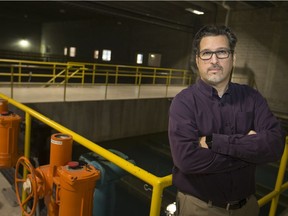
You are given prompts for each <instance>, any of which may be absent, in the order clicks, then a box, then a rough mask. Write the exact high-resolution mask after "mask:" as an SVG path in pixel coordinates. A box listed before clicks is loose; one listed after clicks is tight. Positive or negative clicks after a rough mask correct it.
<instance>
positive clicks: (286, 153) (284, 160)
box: [269, 137, 288, 216]
mask: <svg viewBox="0 0 288 216" xmlns="http://www.w3.org/2000/svg"><path fill="white" fill-rule="evenodd" d="M287 146H288V137H286V144H285V149H284V152H283V155H282V158H281V162H280V166H279V170H278V175H277V180H276V184H275V189H274V190H275V191H276V192H277V195H276V196H275V197H274V198H273V199H272V202H271V206H270V211H269V216H274V215H275V213H276V210H277V205H278V200H279V196H280V192H281V185H282V183H283V179H284V175H285V171H286V165H287V159H288V147H287Z"/></svg>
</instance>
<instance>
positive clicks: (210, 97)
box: [169, 80, 284, 202]
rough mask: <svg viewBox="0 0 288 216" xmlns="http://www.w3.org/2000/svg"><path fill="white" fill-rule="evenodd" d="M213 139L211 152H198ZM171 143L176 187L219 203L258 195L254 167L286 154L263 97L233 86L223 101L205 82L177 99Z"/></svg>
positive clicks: (173, 109) (170, 132)
mask: <svg viewBox="0 0 288 216" xmlns="http://www.w3.org/2000/svg"><path fill="white" fill-rule="evenodd" d="M250 130H254V131H256V133H257V134H256V135H247V134H248V132H249V131H250ZM209 135H213V144H212V148H211V149H206V148H202V147H200V146H199V138H200V137H202V136H209ZM169 140H170V147H171V152H172V157H173V161H174V165H175V166H174V168H173V183H174V185H175V186H176V187H177V188H178V189H179V190H180V191H182V192H184V193H188V194H191V195H194V196H196V197H198V198H200V199H203V200H212V201H217V202H226V201H234V200H239V199H243V198H245V197H248V196H249V195H251V194H254V193H255V177H254V176H255V165H257V164H261V163H267V162H272V161H276V160H279V159H280V158H281V155H282V152H283V148H284V135H283V133H282V130H281V127H280V123H279V122H278V120H277V119H276V118H275V117H274V115H273V114H272V112H271V111H270V109H269V107H268V105H267V103H266V100H265V99H264V98H263V97H262V96H261V95H260V94H259V92H257V91H256V90H254V89H253V88H251V87H249V86H247V85H239V84H236V83H230V84H229V87H228V90H227V91H226V92H225V94H224V95H223V96H222V97H221V98H220V97H219V96H218V94H217V91H216V90H215V89H214V88H212V87H211V86H209V85H207V84H206V83H204V82H203V81H202V80H198V81H197V83H196V84H194V85H192V86H190V87H188V88H187V89H184V90H183V91H182V92H180V93H179V94H178V95H176V97H175V98H174V99H173V101H172V104H171V107H170V118H169Z"/></svg>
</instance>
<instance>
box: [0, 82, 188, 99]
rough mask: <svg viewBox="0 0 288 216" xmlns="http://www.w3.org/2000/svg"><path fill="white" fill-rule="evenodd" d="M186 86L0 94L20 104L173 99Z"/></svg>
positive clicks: (26, 89)
mask: <svg viewBox="0 0 288 216" xmlns="http://www.w3.org/2000/svg"><path fill="white" fill-rule="evenodd" d="M184 88H186V86H169V87H166V86H165V85H142V86H137V85H108V86H105V85H94V86H68V87H67V88H66V89H64V87H63V86H61V87H58V86H49V87H43V86H38V87H37V86H36V87H35V86H33V85H31V86H29V87H27V86H26V87H20V86H15V87H14V88H13V90H11V88H10V87H9V86H1V85H0V92H1V93H2V94H5V95H7V96H8V97H12V98H13V99H15V100H17V101H18V102H21V103H32V102H51V101H55V102H56V101H57V102H59V101H91V100H119V99H138V98H140V99H143V98H166V97H174V96H175V95H176V94H177V93H178V92H179V91H181V90H182V89H184Z"/></svg>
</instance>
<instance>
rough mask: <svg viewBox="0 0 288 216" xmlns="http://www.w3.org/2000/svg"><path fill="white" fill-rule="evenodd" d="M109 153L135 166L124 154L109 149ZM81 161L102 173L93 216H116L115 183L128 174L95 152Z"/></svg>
mask: <svg viewBox="0 0 288 216" xmlns="http://www.w3.org/2000/svg"><path fill="white" fill-rule="evenodd" d="M109 151H111V152H112V153H114V154H116V155H118V156H120V157H122V158H123V159H125V160H127V161H129V162H130V163H133V164H135V162H134V160H131V159H129V157H128V156H127V155H125V154H123V153H122V152H119V151H117V150H114V149H109ZM79 160H80V161H84V162H86V163H88V164H90V165H92V166H94V167H95V168H96V169H98V170H99V171H100V179H99V180H98V181H97V183H96V187H95V190H94V200H93V216H115V215H116V214H115V212H114V209H115V204H116V200H115V197H116V192H115V183H116V182H117V181H119V180H120V179H121V178H122V177H123V176H125V175H127V174H128V173H127V172H126V171H125V170H123V169H121V168H120V167H118V166H116V165H115V164H114V163H112V162H110V161H108V160H107V159H105V158H103V157H102V156H100V155H98V154H96V153H94V152H89V153H86V154H83V155H81V156H80V158H79Z"/></svg>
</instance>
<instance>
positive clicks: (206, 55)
mask: <svg viewBox="0 0 288 216" xmlns="http://www.w3.org/2000/svg"><path fill="white" fill-rule="evenodd" d="M230 53H233V50H227V49H222V50H217V51H214V52H213V51H210V50H204V51H201V52H199V54H198V56H199V57H200V59H202V60H210V59H211V58H212V56H213V54H215V55H216V57H217V58H218V59H226V58H228V57H229V55H230Z"/></svg>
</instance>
